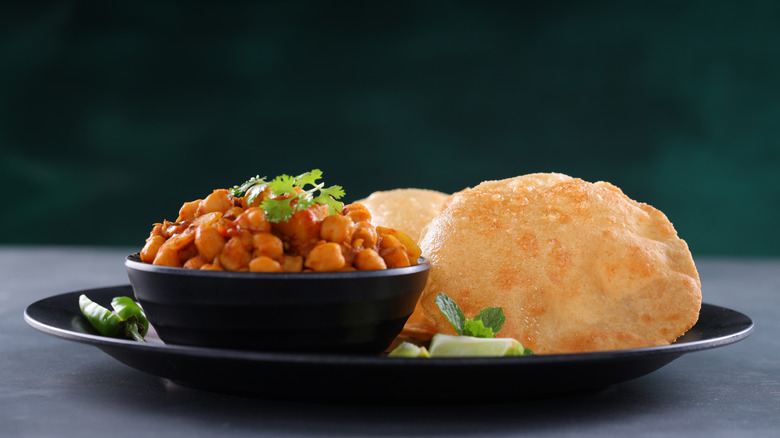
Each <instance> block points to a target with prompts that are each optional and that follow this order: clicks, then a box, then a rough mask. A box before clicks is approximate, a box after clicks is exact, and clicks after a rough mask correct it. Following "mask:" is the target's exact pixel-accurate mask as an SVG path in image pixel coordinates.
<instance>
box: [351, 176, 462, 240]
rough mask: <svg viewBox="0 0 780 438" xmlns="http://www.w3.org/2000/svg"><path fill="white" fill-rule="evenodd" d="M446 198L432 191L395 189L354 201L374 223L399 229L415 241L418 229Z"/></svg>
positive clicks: (418, 235) (446, 195)
mask: <svg viewBox="0 0 780 438" xmlns="http://www.w3.org/2000/svg"><path fill="white" fill-rule="evenodd" d="M449 197H450V195H448V194H446V193H442V192H437V191H435V190H425V189H395V190H386V191H380V192H374V193H372V194H371V195H369V196H368V198H365V199H361V200H359V201H355V202H357V203H359V204H363V205H365V206H366V207H367V208H368V211H370V212H371V217H372V218H373V222H374V223H375V224H377V225H381V226H383V227H389V228H394V229H396V230H401V231H403V232H404V233H406V234H407V235H408V236H409V237H411V238H412V240H414V241H415V242H417V241H418V240H420V231H421V230H422V228H423V227H424V226H425V225H426V224H428V222H429V221H430V220H431V219H433V217H434V216H436V215H437V214H439V213H440V212H441V211H442V209H443V208H444V205H445V203H446V202H447V199H448V198H449Z"/></svg>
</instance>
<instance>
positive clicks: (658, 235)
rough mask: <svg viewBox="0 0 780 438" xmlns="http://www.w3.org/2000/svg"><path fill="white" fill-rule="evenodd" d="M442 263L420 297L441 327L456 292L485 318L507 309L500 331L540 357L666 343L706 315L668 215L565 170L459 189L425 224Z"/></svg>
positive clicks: (446, 326) (424, 239)
mask: <svg viewBox="0 0 780 438" xmlns="http://www.w3.org/2000/svg"><path fill="white" fill-rule="evenodd" d="M420 247H421V249H422V250H423V255H425V256H426V257H428V258H429V259H430V260H431V263H432V266H433V267H432V269H431V272H430V276H429V280H428V286H427V287H426V289H425V291H424V292H423V295H422V297H421V300H420V304H421V306H422V310H423V313H424V315H425V317H426V318H427V319H428V320H429V321H431V322H432V323H433V325H434V326H435V330H436V331H438V332H442V333H454V331H453V329H452V326H451V325H450V323H449V322H448V321H447V320H446V318H445V317H444V316H443V315H442V314H441V312H440V311H439V309H438V308H437V307H436V305H435V304H434V298H435V296H436V295H437V294H438V293H440V292H443V293H446V294H447V295H449V296H450V297H451V298H453V299H454V300H455V301H456V302H457V303H458V304H459V305H460V306H461V308H462V309H463V311H464V313H465V314H466V316H467V317H473V316H474V315H476V314H477V313H478V312H479V310H480V309H482V308H483V307H487V306H498V307H503V309H504V312H505V314H506V323H505V325H504V328H503V330H502V331H501V333H500V336H506V337H514V338H516V339H518V340H519V341H520V342H522V343H523V345H525V346H526V347H529V348H531V349H532V350H534V351H535V352H536V353H537V354H553V353H575V352H589V351H604V350H615V349H626V348H637V347H648V346H657V345H665V344H669V343H671V342H673V341H674V340H675V339H677V338H678V337H679V336H681V335H682V334H684V333H685V332H686V331H687V330H688V329H690V328H691V327H692V326H693V325H694V324H695V323H696V321H697V319H698V314H699V310H700V307H701V284H700V281H699V276H698V273H697V271H696V267H695V265H694V262H693V258H692V256H691V253H690V251H689V249H688V246H687V244H686V243H685V241H683V240H682V239H680V238H679V237H678V236H677V232H676V231H675V229H674V227H673V226H672V224H671V223H670V222H669V220H668V219H667V218H666V216H665V215H664V214H663V213H661V212H660V211H658V210H656V209H655V208H653V207H651V206H649V205H647V204H643V203H639V202H636V201H634V200H631V199H630V198H628V197H627V196H626V195H625V194H623V192H622V191H621V190H620V189H619V188H617V187H615V186H613V185H611V184H609V183H606V182H597V183H589V182H586V181H583V180H581V179H576V178H571V177H568V176H566V175H562V174H531V175H524V176H520V177H516V178H510V179H505V180H500V181H486V182H484V183H482V184H480V185H478V186H476V187H474V188H470V189H466V190H463V191H461V192H458V193H456V194H455V195H454V196H453V197H452V199H451V200H450V202H449V203H448V206H447V208H446V209H444V210H443V211H442V212H441V213H440V214H439V215H437V216H436V217H435V218H433V219H432V220H431V222H430V223H429V224H428V225H427V226H426V228H425V229H424V230H423V232H422V236H421V238H420Z"/></svg>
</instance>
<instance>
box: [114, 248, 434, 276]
mask: <svg viewBox="0 0 780 438" xmlns="http://www.w3.org/2000/svg"><path fill="white" fill-rule="evenodd" d="M125 267H126V268H127V269H128V270H136V271H144V272H149V273H156V274H168V275H183V276H193V277H209V278H222V279H256V280H283V279H288V280H310V279H323V280H324V279H328V280H335V279H350V278H361V279H365V278H380V277H395V276H402V275H411V274H415V273H419V272H423V271H427V270H429V269H431V262H430V260H428V259H427V258H425V257H420V258H418V259H417V264H416V265H414V266H405V267H403V268H388V269H376V270H370V271H332V272H236V271H204V270H200V269H186V268H178V267H174V266H158V265H153V264H150V263H144V262H142V261H141V256H140V253H134V254H130V255H128V256H127V257H125Z"/></svg>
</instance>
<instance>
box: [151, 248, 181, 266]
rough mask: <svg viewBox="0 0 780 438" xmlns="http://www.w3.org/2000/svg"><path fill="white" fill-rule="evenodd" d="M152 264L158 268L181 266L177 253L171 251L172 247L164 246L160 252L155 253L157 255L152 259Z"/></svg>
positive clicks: (173, 250)
mask: <svg viewBox="0 0 780 438" xmlns="http://www.w3.org/2000/svg"><path fill="white" fill-rule="evenodd" d="M152 263H153V264H155V265H158V266H174V267H180V266H181V264H180V262H179V252H178V251H176V250H175V249H173V247H171V246H166V245H163V246H161V247H160V250H159V251H157V255H156V256H155V257H154V261H153V262H152Z"/></svg>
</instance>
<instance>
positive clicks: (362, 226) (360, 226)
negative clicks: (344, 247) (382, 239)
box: [352, 221, 378, 248]
mask: <svg viewBox="0 0 780 438" xmlns="http://www.w3.org/2000/svg"><path fill="white" fill-rule="evenodd" d="M356 239H362V240H363V247H364V248H370V247H372V246H374V245H376V243H377V239H378V237H377V234H376V228H374V226H373V225H371V223H370V222H365V221H364V222H358V223H357V225H355V232H354V233H353V234H352V241H353V242H354V241H355V240H356Z"/></svg>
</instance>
